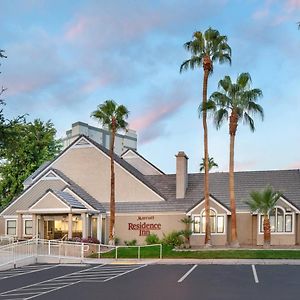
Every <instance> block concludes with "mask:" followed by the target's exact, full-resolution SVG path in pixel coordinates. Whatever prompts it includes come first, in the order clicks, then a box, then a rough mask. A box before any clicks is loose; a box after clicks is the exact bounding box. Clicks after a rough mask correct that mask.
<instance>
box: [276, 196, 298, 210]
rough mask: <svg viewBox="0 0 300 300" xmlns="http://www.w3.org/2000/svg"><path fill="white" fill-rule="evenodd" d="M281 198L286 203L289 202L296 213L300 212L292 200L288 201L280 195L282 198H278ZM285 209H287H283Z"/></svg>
mask: <svg viewBox="0 0 300 300" xmlns="http://www.w3.org/2000/svg"><path fill="white" fill-rule="evenodd" d="M279 200H281V201H283V202H284V203H285V204H287V205H288V206H290V207H291V208H292V209H293V210H294V211H295V212H296V213H300V211H299V209H298V208H297V207H296V206H294V205H293V204H292V203H291V202H289V201H287V200H286V199H284V198H283V197H280V198H279V199H278V201H279ZM283 210H284V211H285V209H283Z"/></svg>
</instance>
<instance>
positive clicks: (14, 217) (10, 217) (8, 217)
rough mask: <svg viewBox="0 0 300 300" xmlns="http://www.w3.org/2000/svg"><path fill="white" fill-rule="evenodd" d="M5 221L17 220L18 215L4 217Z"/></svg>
mask: <svg viewBox="0 0 300 300" xmlns="http://www.w3.org/2000/svg"><path fill="white" fill-rule="evenodd" d="M3 218H4V219H17V218H18V215H8V216H3Z"/></svg>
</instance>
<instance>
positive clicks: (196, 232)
mask: <svg viewBox="0 0 300 300" xmlns="http://www.w3.org/2000/svg"><path fill="white" fill-rule="evenodd" d="M175 161H176V174H165V173H164V172H162V171H161V170H160V169H159V168H157V167H156V166H154V165H153V164H152V163H151V162H149V161H148V160H146V159H145V158H144V157H143V156H141V155H140V154H139V153H137V152H136V151H135V150H132V149H128V150H126V151H125V152H124V153H122V154H121V155H120V156H118V155H115V156H114V164H115V176H116V226H115V236H116V237H118V238H119V239H120V241H121V243H123V242H124V241H125V240H132V239H136V240H137V241H138V243H140V244H142V243H145V237H146V236H147V235H148V234H149V233H156V234H157V235H158V236H159V237H160V238H161V237H163V234H167V233H169V232H171V231H173V230H182V229H184V228H185V227H184V226H185V225H184V224H182V222H181V221H180V220H181V219H182V218H183V217H186V216H188V217H190V218H192V220H194V222H193V224H192V225H191V230H192V232H193V233H192V236H191V245H192V246H200V245H203V244H204V235H205V215H204V199H203V183H204V174H201V173H194V174H189V173H188V157H187V155H186V154H185V153H184V152H178V154H177V155H176V157H175V159H174V164H175ZM209 176H210V207H211V213H210V220H211V226H212V243H213V244H214V245H220V246H221V245H227V244H228V243H229V242H230V224H231V211H230V206H229V191H228V173H225V172H222V173H211V174H210V175H209ZM235 183H236V191H235V192H236V206H237V226H238V237H239V242H240V244H241V245H249V246H250V245H262V243H263V230H262V221H263V217H262V216H261V215H259V214H252V213H251V212H250V210H249V207H248V206H247V205H246V204H245V200H246V199H247V198H248V197H249V193H250V192H251V191H252V190H260V189H262V188H264V187H265V186H267V185H271V186H273V187H274V189H276V190H280V191H281V192H282V197H281V198H280V199H279V200H278V202H277V204H276V208H275V209H274V211H272V212H271V213H270V219H271V227H272V238H271V244H273V245H290V246H292V245H296V244H299V242H300V219H299V218H300V215H299V208H300V173H299V170H277V171H251V172H250V171H249V172H236V173H235ZM24 185H25V189H24V191H23V193H22V194H21V195H19V196H18V197H17V198H16V199H14V200H13V201H12V202H11V203H9V205H8V206H7V207H5V208H3V209H2V211H1V213H0V235H12V236H16V237H18V238H19V239H24V238H31V237H36V236H39V237H41V238H45V239H60V238H62V237H64V236H65V237H68V238H74V237H83V238H86V237H89V236H91V237H94V238H97V239H99V240H100V241H101V242H102V243H107V242H108V229H109V228H108V227H109V218H110V213H109V200H110V157H109V151H108V150H107V149H106V148H105V147H103V146H102V145H100V144H98V143H97V142H95V141H94V140H93V139H91V138H89V137H87V136H84V135H80V136H79V137H77V139H76V140H75V141H73V142H72V143H71V144H70V145H69V146H68V147H67V148H66V149H65V150H64V151H63V152H62V153H61V154H60V155H59V156H58V157H56V158H55V159H54V160H53V161H52V162H50V163H48V164H45V165H43V166H41V167H40V168H39V169H38V170H37V171H36V172H34V173H33V174H32V175H31V176H30V177H29V178H28V179H27V180H26V181H25V183H24Z"/></svg>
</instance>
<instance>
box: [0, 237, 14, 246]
mask: <svg viewBox="0 0 300 300" xmlns="http://www.w3.org/2000/svg"><path fill="white" fill-rule="evenodd" d="M15 240H16V238H15V237H14V236H12V235H0V246H1V245H7V244H11V243H13V242H14V241H15Z"/></svg>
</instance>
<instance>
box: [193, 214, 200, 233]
mask: <svg viewBox="0 0 300 300" xmlns="http://www.w3.org/2000/svg"><path fill="white" fill-rule="evenodd" d="M193 225H194V230H193V232H194V233H200V216H195V217H194V223H193Z"/></svg>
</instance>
